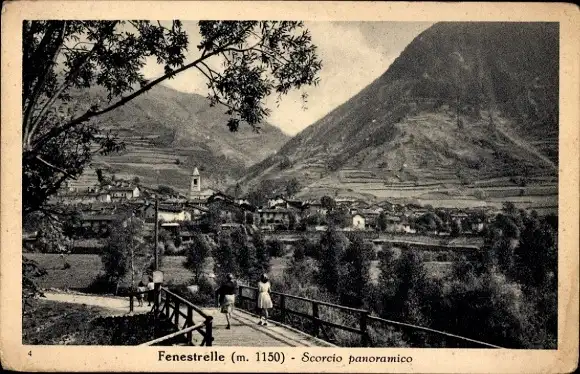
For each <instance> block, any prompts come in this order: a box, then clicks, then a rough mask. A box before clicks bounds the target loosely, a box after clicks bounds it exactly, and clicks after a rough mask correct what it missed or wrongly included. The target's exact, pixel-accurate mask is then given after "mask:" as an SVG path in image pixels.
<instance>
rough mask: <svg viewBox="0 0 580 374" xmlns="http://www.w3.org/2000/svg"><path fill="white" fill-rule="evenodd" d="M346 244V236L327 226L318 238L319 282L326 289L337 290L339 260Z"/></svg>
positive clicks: (333, 291)
mask: <svg viewBox="0 0 580 374" xmlns="http://www.w3.org/2000/svg"><path fill="white" fill-rule="evenodd" d="M346 245H347V239H346V237H345V236H344V235H343V234H342V233H340V232H338V231H336V230H335V229H334V228H332V227H329V228H328V230H326V232H325V233H324V234H323V235H322V237H321V238H320V247H321V257H320V259H319V261H318V262H319V266H318V267H319V274H318V278H319V279H318V281H319V284H320V285H322V286H323V287H325V288H326V289H327V290H328V291H330V292H332V293H335V292H336V291H337V290H338V283H339V279H340V260H341V258H342V256H343V253H344V251H345V248H346Z"/></svg>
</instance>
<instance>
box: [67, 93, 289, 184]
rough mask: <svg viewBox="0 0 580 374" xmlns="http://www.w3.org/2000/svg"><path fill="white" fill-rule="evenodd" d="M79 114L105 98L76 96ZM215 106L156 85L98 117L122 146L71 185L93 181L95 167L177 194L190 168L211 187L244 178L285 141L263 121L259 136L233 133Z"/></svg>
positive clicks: (247, 131)
mask: <svg viewBox="0 0 580 374" xmlns="http://www.w3.org/2000/svg"><path fill="white" fill-rule="evenodd" d="M75 99H76V105H77V106H78V108H79V110H82V109H85V108H88V107H89V106H90V105H91V104H94V103H95V102H96V101H97V102H98V101H99V100H101V101H104V100H106V98H105V97H104V94H103V93H102V92H100V91H98V90H94V89H91V90H88V91H83V92H82V93H81V92H78V93H77V94H76V95H75ZM224 113H225V109H224V108H223V107H220V106H215V107H210V105H209V101H208V100H207V99H206V98H204V97H202V96H200V95H197V94H190V93H183V92H179V91H176V90H173V89H170V88H168V87H165V86H156V87H154V88H153V89H151V90H150V91H149V92H147V93H145V94H143V95H141V96H139V97H138V98H136V99H135V100H133V101H131V102H129V103H127V104H125V105H124V106H121V107H119V108H118V109H116V110H114V111H112V112H110V113H108V114H107V115H106V116H104V117H103V118H99V121H100V122H101V124H102V126H103V127H104V128H105V129H107V130H110V131H112V132H114V133H116V134H117V135H118V136H119V138H120V139H122V140H123V141H124V143H125V144H126V150H125V151H124V152H121V153H119V154H113V155H110V156H106V157H97V158H96V159H95V160H94V161H95V162H94V165H93V167H92V168H90V169H87V170H86V172H85V174H84V175H83V176H81V178H79V180H78V181H76V183H73V184H76V185H78V186H83V185H86V184H87V183H89V184H90V183H92V182H93V181H94V180H95V179H96V169H97V168H101V169H105V170H106V171H108V172H110V173H114V174H115V175H116V176H119V177H122V178H126V179H132V178H134V177H139V179H140V180H141V182H142V183H145V184H149V185H156V184H164V185H170V186H173V187H175V188H177V189H180V190H182V191H185V190H186V189H187V188H188V186H189V175H190V174H191V171H192V169H193V167H195V166H197V167H198V168H200V169H201V170H203V173H204V176H206V177H209V179H205V181H206V182H208V183H209V184H210V185H211V186H213V187H214V188H219V187H223V186H225V185H226V184H228V183H231V182H232V181H234V180H235V179H237V178H238V177H240V176H241V175H243V173H244V170H245V169H246V167H248V166H250V165H252V164H254V163H256V162H259V161H261V160H263V159H264V158H266V157H268V156H269V155H271V154H273V153H275V152H276V151H277V150H278V149H279V148H280V147H281V146H282V145H283V144H284V143H285V142H286V140H288V137H287V136H286V135H285V134H284V133H282V132H281V131H280V130H279V129H278V128H276V127H274V126H271V125H269V124H267V123H264V124H262V125H261V130H260V132H259V133H256V132H254V131H252V130H251V129H250V128H249V127H248V126H245V127H243V126H241V127H240V130H239V131H238V132H236V133H232V132H230V131H229V129H228V128H227V126H226V123H227V119H228V117H227V116H226V115H225V114H224Z"/></svg>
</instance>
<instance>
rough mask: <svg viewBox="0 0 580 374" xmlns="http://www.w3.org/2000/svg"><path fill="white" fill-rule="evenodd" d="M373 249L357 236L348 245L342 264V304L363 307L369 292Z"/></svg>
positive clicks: (340, 285) (340, 289) (340, 292)
mask: <svg viewBox="0 0 580 374" xmlns="http://www.w3.org/2000/svg"><path fill="white" fill-rule="evenodd" d="M371 251H372V248H369V247H368V246H365V245H364V241H363V237H362V236H361V235H360V234H359V235H355V236H354V237H353V238H352V241H351V242H350V244H349V245H348V247H347V249H346V251H345V253H344V255H343V258H342V264H341V276H340V283H339V295H340V299H341V302H342V303H344V304H346V305H348V306H352V307H355V308H358V307H361V306H363V303H364V301H365V300H364V296H365V295H366V294H367V293H368V291H369V286H370V269H371V260H372V257H373V253H371Z"/></svg>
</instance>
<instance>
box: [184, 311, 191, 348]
mask: <svg viewBox="0 0 580 374" xmlns="http://www.w3.org/2000/svg"><path fill="white" fill-rule="evenodd" d="M185 326H187V327H189V326H193V309H192V308H191V307H190V306H189V305H188V306H187V320H186V321H185ZM192 340H193V331H190V332H188V333H187V344H193V343H192Z"/></svg>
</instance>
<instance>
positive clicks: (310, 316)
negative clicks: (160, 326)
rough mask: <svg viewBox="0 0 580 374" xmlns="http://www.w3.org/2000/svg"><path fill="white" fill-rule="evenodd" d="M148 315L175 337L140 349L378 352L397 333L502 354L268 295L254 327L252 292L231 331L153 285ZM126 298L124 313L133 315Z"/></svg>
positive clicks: (217, 317) (216, 315)
mask: <svg viewBox="0 0 580 374" xmlns="http://www.w3.org/2000/svg"><path fill="white" fill-rule="evenodd" d="M155 293H156V295H155V298H154V303H153V307H152V308H151V309H150V310H148V309H145V310H141V312H151V313H153V314H154V315H155V317H156V318H158V319H160V320H164V321H169V322H170V323H172V324H173V325H174V327H175V329H176V330H177V331H176V332H174V333H172V334H169V335H166V336H163V337H160V338H157V339H154V340H152V341H149V342H145V343H143V344H142V345H157V344H162V345H172V344H173V345H192V346H198V345H201V346H214V345H216V346H247V347H260V346H267V347H281V346H291V347H300V346H302V347H311V346H318V347H332V346H337V345H338V344H337V343H338V342H339V337H342V338H343V339H342V340H341V341H345V339H344V337H345V334H346V335H347V336H349V338H347V339H346V341H348V342H349V344H348V345H349V346H353V347H378V346H384V345H383V344H381V341H382V340H384V336H386V335H388V334H390V333H392V332H393V331H395V332H401V333H403V334H405V335H406V336H407V337H409V341H410V342H415V343H417V344H416V345H417V346H418V347H421V346H423V347H425V345H424V344H425V343H427V346H438V347H447V348H502V347H499V346H496V345H493V344H489V343H485V342H481V341H477V340H474V339H470V338H466V337H462V336H458V335H454V334H450V333H447V332H444V331H438V330H434V329H431V328H427V327H422V326H416V325H412V324H407V323H403V322H397V321H391V320H387V319H383V318H379V317H376V316H372V315H371V314H370V313H369V312H368V311H367V310H364V309H357V308H350V307H346V306H342V305H337V304H332V303H328V302H323V301H320V300H313V299H309V298H304V297H299V296H294V295H289V294H285V293H280V292H272V293H271V295H272V299H273V302H274V309H273V310H272V315H271V319H270V322H271V323H270V325H269V326H261V325H259V324H258V322H259V320H260V319H259V317H258V315H256V314H255V313H253V312H252V311H253V310H255V308H256V305H257V296H258V290H257V288H255V287H248V286H239V288H238V295H237V297H236V311H235V312H234V313H233V316H232V324H231V329H229V330H227V329H226V328H225V327H226V320H225V317H224V316H223V314H222V313H220V311H219V309H218V308H200V307H198V306H196V305H194V304H193V303H191V302H190V301H188V300H186V299H185V298H183V297H182V296H179V295H177V294H176V293H174V292H171V291H170V290H168V289H167V288H165V287H160V286H159V285H157V289H156V291H155ZM136 295H137V293H133V294H131V295H130V300H129V310H130V311H131V312H136V309H135V306H134V297H135V296H136Z"/></svg>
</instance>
